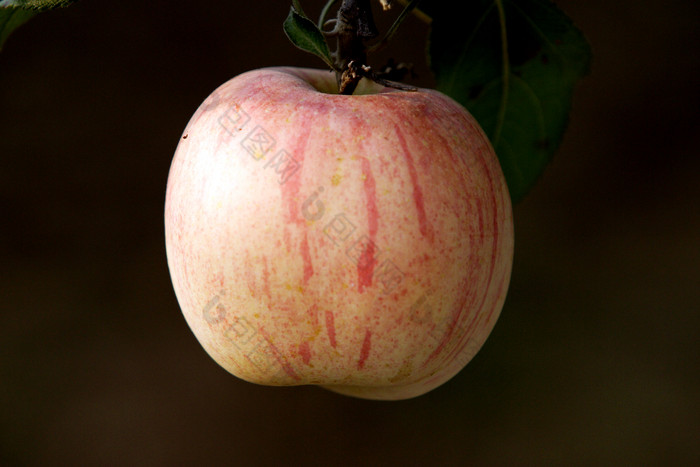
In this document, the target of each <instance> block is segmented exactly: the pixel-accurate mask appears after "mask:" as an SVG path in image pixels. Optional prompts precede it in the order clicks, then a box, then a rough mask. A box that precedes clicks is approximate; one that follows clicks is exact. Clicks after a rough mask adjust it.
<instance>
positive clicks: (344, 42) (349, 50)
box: [324, 0, 379, 94]
mask: <svg viewBox="0 0 700 467" xmlns="http://www.w3.org/2000/svg"><path fill="white" fill-rule="evenodd" d="M327 24H331V25H333V26H334V27H333V29H332V30H331V31H328V32H325V33H324V34H325V35H326V37H335V38H336V41H337V47H336V50H335V52H334V53H333V54H332V55H333V58H334V60H335V67H336V72H335V73H336V80H337V81H338V92H339V93H340V94H352V93H353V92H354V91H355V88H356V87H357V83H359V82H360V79H361V78H362V74H361V73H358V72H357V68H358V67H357V66H352V65H351V64H359V66H362V65H364V64H365V63H367V46H366V45H365V40H367V39H372V38H374V37H377V36H378V35H379V32H378V31H377V27H376V26H375V24H374V17H373V16H372V7H371V5H370V0H343V2H342V3H341V5H340V8H338V16H337V18H336V19H335V20H330V21H328V22H327V23H326V25H327ZM324 26H325V25H324Z"/></svg>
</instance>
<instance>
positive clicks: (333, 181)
mask: <svg viewBox="0 0 700 467" xmlns="http://www.w3.org/2000/svg"><path fill="white" fill-rule="evenodd" d="M364 81H365V80H363V83H361V85H360V88H358V91H356V94H355V95H353V96H344V95H338V94H333V93H332V92H333V91H334V89H335V87H336V85H335V77H334V75H333V74H331V73H330V72H327V71H321V70H312V69H301V68H265V69H260V70H255V71H250V72H247V73H244V74H241V75H239V76H237V77H235V78H233V79H231V80H230V81H228V82H227V83H225V84H223V85H222V86H221V87H219V88H218V89H217V90H216V91H215V92H214V93H213V94H212V95H211V96H209V97H208V98H207V99H206V100H205V101H204V102H203V103H202V105H201V106H200V108H199V109H198V110H197V112H196V113H195V114H194V116H193V117H192V119H191V120H190V122H189V124H188V125H187V128H186V129H185V131H184V133H183V136H182V139H181V140H180V143H179V145H178V147H177V150H176V152H175V156H174V158H173V162H172V166H171V169H170V174H169V178H168V185H167V194H166V202H165V236H166V249H167V257H168V265H169V268H170V274H171V277H172V282H173V286H174V289H175V293H176V295H177V299H178V301H179V304H180V307H181V308H182V312H183V314H184V316H185V319H186V320H187V323H188V324H189V326H190V328H191V329H192V331H193V332H194V334H195V336H196V337H197V339H198V340H199V342H200V343H201V345H202V346H203V347H204V349H205V350H206V351H207V352H208V353H209V355H210V356H211V357H212V358H213V359H214V360H215V361H216V362H218V363H219V365H221V366H222V367H223V368H225V369H226V370H228V371H229V372H231V373H232V374H234V375H236V376H237V377H239V378H242V379H244V380H246V381H250V382H253V383H258V384H265V385H276V386H277V385H279V386H286V385H303V384H315V385H321V386H324V387H326V388H328V389H330V390H333V391H336V392H338V393H342V394H346V395H351V396H356V397H361V398H367V399H384V400H397V399H407V398H411V397H416V396H419V395H421V394H424V393H426V392H428V391H430V390H432V389H434V388H436V387H438V386H439V385H441V384H443V383H444V382H446V381H447V380H449V379H450V378H451V377H452V376H454V375H455V374H456V373H457V372H459V371H460V370H461V369H462V368H463V367H464V365H466V364H467V362H468V361H469V360H470V359H471V358H472V357H473V356H474V355H475V354H476V352H477V351H478V350H479V348H480V347H481V346H482V344H483V343H484V341H485V340H486V338H487V336H488V335H489V333H490V332H491V330H492V328H493V326H494V324H495V322H496V320H497V318H498V315H499V314H500V311H501V308H502V306H503V303H504V300H505V296H506V292H507V289H508V283H509V280H510V272H511V266H512V258H513V220H512V211H511V203H510V197H509V194H508V190H507V187H506V183H505V179H504V177H503V174H502V172H501V169H500V166H499V163H498V160H497V158H496V156H495V154H494V151H493V149H492V147H491V145H490V143H489V141H488V139H487V137H486V136H485V134H484V132H483V131H482V130H481V128H480V127H479V125H478V124H477V123H476V121H475V120H474V118H473V117H472V116H471V115H470V114H469V113H468V112H467V111H466V110H465V109H464V108H463V107H461V106H460V105H459V104H457V103H456V102H455V101H453V100H452V99H450V98H449V97H447V96H445V95H443V94H441V93H439V92H436V91H434V90H430V89H418V90H416V91H415V92H407V91H397V90H394V89H389V88H385V87H382V86H380V85H378V84H375V83H367V82H364ZM358 94H360V95H358Z"/></svg>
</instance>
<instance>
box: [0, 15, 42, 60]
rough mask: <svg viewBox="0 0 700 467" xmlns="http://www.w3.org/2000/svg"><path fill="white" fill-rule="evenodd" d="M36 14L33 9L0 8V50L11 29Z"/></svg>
mask: <svg viewBox="0 0 700 467" xmlns="http://www.w3.org/2000/svg"><path fill="white" fill-rule="evenodd" d="M34 15H36V12H35V11H31V10H23V9H21V8H0V50H2V46H3V44H5V41H6V40H7V37H8V36H9V35H10V33H11V32H12V31H14V30H15V29H17V28H18V27H19V26H21V25H22V24H24V23H26V22H27V21H29V19H30V18H31V17H32V16H34Z"/></svg>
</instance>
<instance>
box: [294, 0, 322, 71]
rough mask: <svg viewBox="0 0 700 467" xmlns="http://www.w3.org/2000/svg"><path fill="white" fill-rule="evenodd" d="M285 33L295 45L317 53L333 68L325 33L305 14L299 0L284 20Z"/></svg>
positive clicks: (295, 1) (295, 0)
mask: <svg viewBox="0 0 700 467" xmlns="http://www.w3.org/2000/svg"><path fill="white" fill-rule="evenodd" d="M284 33H285V34H286V35H287V37H288V38H289V40H290V41H292V43H293V44H294V45H296V46H297V47H299V48H300V49H301V50H304V51H306V52H311V53H312V54H314V55H317V56H318V57H320V58H321V59H322V60H323V61H324V62H326V64H327V65H328V66H330V67H331V68H333V60H332V59H331V53H330V51H329V50H328V44H326V39H325V38H324V37H323V33H322V32H321V30H320V29H319V28H318V26H316V23H314V22H313V21H311V20H310V19H309V18H308V17H307V16H306V15H305V14H304V12H303V11H302V9H301V5H299V2H298V1H297V0H294V1H293V2H292V8H291V9H290V10H289V16H287V19H286V20H285V21H284Z"/></svg>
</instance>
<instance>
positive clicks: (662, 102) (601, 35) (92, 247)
mask: <svg viewBox="0 0 700 467" xmlns="http://www.w3.org/2000/svg"><path fill="white" fill-rule="evenodd" d="M321 3H322V2H321V1H318V0H317V1H312V0H305V1H304V2H303V4H304V6H305V9H306V10H307V12H309V13H313V15H314V16H315V15H317V14H318V12H319V11H320V5H321ZM288 4H289V2H287V1H274V2H273V1H260V2H248V1H246V2H243V1H241V2H235V1H218V2H216V1H215V2H166V1H149V2H140V3H137V4H133V2H107V1H104V0H102V1H100V0H84V1H82V2H79V3H78V4H76V5H75V6H74V7H71V8H69V9H66V10H61V11H53V12H49V13H45V14H42V15H40V16H39V17H37V18H35V19H34V20H32V21H31V22H29V23H28V24H27V25H25V26H24V27H22V28H20V29H19V30H18V31H17V32H16V33H15V34H14V35H13V36H11V37H10V39H9V41H8V42H7V43H6V46H5V49H4V51H3V52H2V53H1V54H0V154H1V155H0V223H1V224H0V225H1V227H0V423H1V424H2V425H1V427H0V464H3V465H15V464H22V465H190V464H215V463H228V464H240V465H273V464H277V465H280V464H301V463H302V462H303V463H304V464H309V465H361V464H362V465H366V464H405V465H508V466H512V465H700V448H699V447H698V444H700V407H699V402H700V371H699V368H700V361H699V360H700V358H699V357H700V352H699V350H700V349H699V347H700V346H699V345H698V341H699V339H698V331H699V329H700V326H699V324H700V318H699V314H698V311H699V310H700V274H699V272H698V264H699V263H700V208H699V207H698V204H699V202H700V188H699V187H698V185H699V183H698V176H699V175H700V170H699V169H700V158H699V157H698V150H697V147H698V144H699V141H698V140H699V136H698V135H699V130H700V127H699V125H698V107H699V104H700V102H699V99H698V97H699V91H698V85H700V79H699V78H700V76H699V75H700V73H699V70H698V61H699V59H698V44H700V37H699V35H700V34H698V32H699V29H700V28H698V19H699V17H700V15H699V10H700V4H699V3H698V2H696V1H693V0H686V1H682V0H679V1H666V2H652V1H649V0H641V1H632V0H619V1H616V2H607V1H602V0H591V1H587V2H580V1H579V2H577V1H573V0H561V1H558V2H557V4H558V5H559V6H560V7H561V8H562V9H563V10H564V11H566V12H567V13H568V14H569V15H570V16H571V17H572V18H573V19H574V21H575V22H576V23H577V25H578V26H579V27H580V28H581V29H582V30H583V31H584V32H585V33H586V35H587V36H588V38H589V40H590V42H591V43H592V46H593V50H594V54H595V57H594V63H593V74H592V75H591V76H589V77H588V78H586V79H585V80H584V81H583V82H582V83H581V84H580V86H579V87H578V88H577V91H576V94H575V101H574V110H573V113H572V116H571V124H570V128H569V131H568V133H567V135H566V137H565V140H564V143H563V145H562V147H561V148H560V150H559V152H558V153H557V155H556V157H555V159H554V161H553V163H552V164H551V166H550V167H549V168H548V170H547V171H546V172H545V174H544V176H543V178H542V179H541V181H540V183H539V184H538V185H537V187H536V188H535V190H534V191H533V192H532V193H531V195H530V196H528V197H527V198H526V199H525V201H523V202H522V203H520V204H519V205H517V206H516V208H515V223H516V224H515V225H516V255H515V265H514V270H513V277H512V283H511V288H510V292H509V297H508V300H507V303H506V306H505V309H504V311H503V313H502V315H501V318H500V320H499V322H498V324H497V326H496V328H495V330H494V332H493V333H492V335H491V337H490V338H489V340H488V341H487V343H486V345H485V346H484V348H483V350H482V351H481V352H480V353H479V354H478V355H477V357H476V358H475V359H474V360H473V361H472V362H471V363H470V364H469V365H468V366H467V367H466V368H465V369H464V370H463V371H462V372H461V373H460V374H459V375H458V376H457V377H455V378H454V379H453V380H452V381H450V382H449V383H447V384H445V385H444V386H442V387H440V388H438V389H436V390H435V391H433V392H431V393H429V394H427V395H425V396H423V397H420V398H417V399H414V400H409V401H403V402H393V403H387V402H372V401H364V400H357V399H352V398H347V397H342V396H338V395H335V394H333V393H330V392H326V391H324V390H322V389H318V388H315V387H299V388H269V387H260V386H255V385H252V384H249V383H245V382H242V381H240V380H238V379H236V378H235V377H233V376H231V375H229V374H228V373H226V372H225V371H224V370H222V369H221V368H219V367H218V366H217V365H216V364H215V363H214V361H213V360H212V359H210V358H209V357H208V356H207V355H206V354H205V352H204V351H203V350H202V349H201V347H200V346H199V344H198V343H197V341H196V340H195V338H194V336H193V335H192V334H191V332H190V330H189V329H188V327H187V325H186V323H185V321H184V319H183V318H182V316H181V314H180V310H179V308H178V304H177V302H176V299H175V296H174V293H173V291H172V288H171V284H170V279H169V276H168V270H167V264H166V258H165V251H164V234H163V220H162V216H163V202H164V195H165V184H166V178H167V174H168V168H169V165H170V161H171V157H172V154H173V151H174V149H175V147H176V145H177V143H178V139H179V137H180V134H181V132H182V130H183V129H184V127H185V125H186V123H187V121H188V119H189V117H190V116H191V115H192V113H193V112H194V110H195V109H196V108H197V106H198V105H199V103H200V102H201V101H202V100H203V99H204V98H205V97H206V96H207V95H208V94H209V93H210V92H211V91H213V89H214V88H216V87H217V86H218V85H220V84H221V83H223V82H224V81H226V80H227V79H229V78H231V77H233V76H234V75H236V74H239V73H241V72H243V71H246V70H250V69H254V68H259V67H263V66H270V65H283V64H287V65H298V66H316V67H318V66H321V65H322V63H321V62H320V61H317V60H316V59H315V58H313V57H311V56H307V55H305V54H304V53H302V52H300V51H297V50H296V49H294V48H293V46H292V45H290V44H289V43H288V42H287V39H286V38H285V37H284V35H283V33H282V29H281V22H282V21H283V19H284V18H285V17H286V15H287V12H288V8H289V6H288ZM376 13H377V15H378V16H379V12H378V11H376ZM425 34H426V28H425V26H423V25H422V24H421V23H420V22H418V21H417V20H414V19H411V20H410V21H409V22H408V23H407V24H406V25H405V26H404V27H403V29H402V32H401V33H400V34H399V36H398V37H397V38H396V40H395V44H394V46H393V47H390V48H389V49H388V50H387V51H385V53H384V54H383V55H382V57H380V58H379V59H377V60H376V62H375V64H377V62H379V61H382V60H384V59H386V58H388V57H394V58H396V59H397V60H401V61H413V62H414V63H415V64H416V71H417V73H418V75H419V76H418V79H417V80H416V81H414V84H419V85H427V86H430V85H431V83H432V80H431V77H430V76H429V74H428V72H427V69H426V66H425V62H424V59H423V43H424V40H425Z"/></svg>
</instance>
